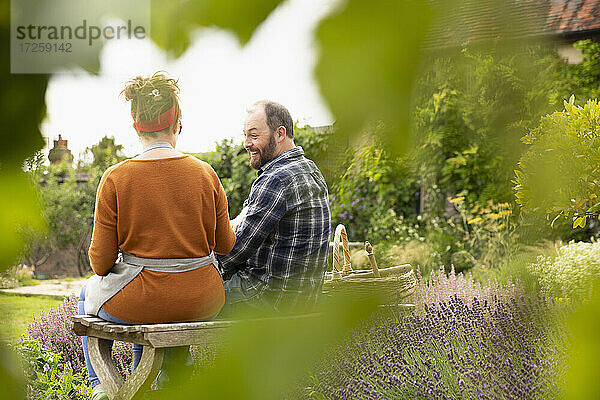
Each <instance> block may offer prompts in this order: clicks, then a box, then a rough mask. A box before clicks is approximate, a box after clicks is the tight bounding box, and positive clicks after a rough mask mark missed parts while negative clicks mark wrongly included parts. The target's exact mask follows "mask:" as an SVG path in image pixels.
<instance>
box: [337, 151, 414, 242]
mask: <svg viewBox="0 0 600 400" xmlns="http://www.w3.org/2000/svg"><path fill="white" fill-rule="evenodd" d="M368 140H372V142H371V143H368V144H366V145H365V146H362V148H361V149H360V150H357V151H355V150H349V151H348V153H347V155H346V161H345V167H346V169H345V173H344V174H343V175H342V176H341V178H340V179H338V180H336V181H335V182H334V183H333V185H330V187H329V192H330V204H331V214H332V217H331V218H332V225H333V226H335V225H337V224H340V223H341V224H344V225H345V226H346V229H347V231H348V235H349V237H350V238H351V240H352V241H363V240H365V239H366V240H369V241H371V242H373V243H377V242H379V241H381V240H396V239H399V238H401V239H404V232H403V230H405V229H406V225H407V223H405V221H404V216H408V215H412V216H414V215H416V211H417V210H416V208H417V205H418V197H417V196H416V195H418V186H417V182H416V179H415V178H414V175H411V174H410V166H409V163H408V162H407V160H404V159H398V158H394V157H391V156H390V155H389V154H388V153H387V152H386V151H385V150H383V149H382V148H381V147H380V145H379V144H378V143H377V140H375V139H368Z"/></svg>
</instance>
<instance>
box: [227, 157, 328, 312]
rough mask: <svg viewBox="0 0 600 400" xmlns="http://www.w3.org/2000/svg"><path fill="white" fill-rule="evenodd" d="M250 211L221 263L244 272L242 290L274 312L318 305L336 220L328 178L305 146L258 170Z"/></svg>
mask: <svg viewBox="0 0 600 400" xmlns="http://www.w3.org/2000/svg"><path fill="white" fill-rule="evenodd" d="M244 207H247V214H246V217H245V219H244V220H243V221H242V222H241V224H240V225H239V226H238V228H237V230H236V236H237V240H236V243H235V246H234V248H233V250H232V251H231V252H230V253H229V254H227V255H224V256H220V257H219V262H220V265H221V266H222V267H223V269H224V270H225V271H235V270H238V272H237V273H238V275H239V276H240V278H241V286H242V290H243V291H244V292H245V293H246V294H247V295H249V296H250V297H252V296H253V295H255V296H256V297H258V298H260V299H261V301H265V302H267V303H268V304H269V305H270V306H271V307H273V308H274V309H282V308H288V307H293V308H299V307H302V306H303V304H301V303H300V302H302V303H304V302H306V303H305V304H306V305H310V304H314V302H315V301H316V299H317V297H318V295H319V294H320V293H321V289H322V286H323V277H324V274H325V270H326V269H327V256H328V251H329V234H330V229H331V228H330V226H331V217H330V213H329V197H328V193H327V184H326V183H325V179H324V178H323V175H322V174H321V172H320V171H319V169H318V168H317V166H316V165H315V163H314V162H312V161H311V160H309V159H307V158H305V157H304V150H302V147H295V148H293V149H291V150H288V151H285V152H283V153H282V154H280V155H279V156H277V157H275V158H274V159H273V160H271V161H269V162H267V163H266V164H265V165H264V166H263V167H262V168H260V169H259V170H258V177H257V178H256V180H255V181H254V182H253V183H252V188H251V190H250V196H249V197H248V199H247V200H246V201H245V202H244Z"/></svg>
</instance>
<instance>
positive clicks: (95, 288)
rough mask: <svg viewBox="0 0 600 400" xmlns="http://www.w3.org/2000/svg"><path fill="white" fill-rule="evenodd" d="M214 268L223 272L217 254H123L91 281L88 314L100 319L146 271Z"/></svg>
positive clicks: (86, 303)
mask: <svg viewBox="0 0 600 400" xmlns="http://www.w3.org/2000/svg"><path fill="white" fill-rule="evenodd" d="M210 264H213V265H214V266H215V267H216V268H217V271H218V270H219V268H218V265H217V258H216V257H215V253H214V252H211V253H210V254H209V255H208V256H206V257H198V258H141V257H136V256H134V255H133V254H129V253H126V252H124V251H121V252H120V253H119V257H118V258H117V261H116V262H115V265H113V267H112V268H111V270H110V271H109V273H108V274H107V275H105V276H100V275H94V276H92V277H91V278H90V279H88V281H87V286H86V290H85V303H84V305H85V313H86V314H89V315H98V311H100V308H101V307H102V306H103V305H104V303H106V302H107V301H108V300H110V298H111V297H113V296H114V295H115V294H117V293H118V292H119V291H120V290H121V289H123V288H124V287H125V286H127V285H128V284H129V282H131V281H132V280H133V279H134V278H135V277H136V276H138V275H139V273H140V272H142V270H143V269H147V270H149V271H157V272H186V271H192V270H194V269H198V268H202V267H205V266H207V265H210Z"/></svg>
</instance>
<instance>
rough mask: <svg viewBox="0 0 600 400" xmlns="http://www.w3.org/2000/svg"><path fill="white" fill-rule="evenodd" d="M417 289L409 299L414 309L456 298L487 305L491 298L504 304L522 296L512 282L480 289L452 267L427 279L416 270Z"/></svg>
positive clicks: (480, 286)
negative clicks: (508, 300)
mask: <svg viewBox="0 0 600 400" xmlns="http://www.w3.org/2000/svg"><path fill="white" fill-rule="evenodd" d="M416 272H417V286H416V288H415V292H414V295H413V301H414V303H415V305H417V307H418V308H421V307H422V306H424V305H426V304H439V303H442V302H447V301H448V300H449V299H450V298H451V297H458V298H459V299H461V300H463V301H464V302H466V303H468V304H470V303H471V302H472V301H473V299H474V298H477V299H479V301H481V302H483V301H487V302H491V301H492V300H493V299H494V297H496V298H498V299H500V300H506V299H508V298H511V297H515V296H520V295H522V294H523V289H522V288H521V287H520V285H519V282H518V281H515V282H512V283H508V284H506V285H504V286H502V285H500V284H498V283H497V282H495V281H488V282H487V284H485V285H482V284H481V283H479V282H477V281H475V280H474V279H473V278H472V277H471V275H470V274H469V273H467V274H463V273H459V274H457V273H456V272H455V270H454V266H452V267H451V269H450V272H449V273H448V274H446V273H445V271H444V267H443V266H442V267H440V269H439V270H438V271H437V272H432V273H431V275H430V276H429V279H425V278H424V277H423V276H422V274H421V271H420V269H417V271H416Z"/></svg>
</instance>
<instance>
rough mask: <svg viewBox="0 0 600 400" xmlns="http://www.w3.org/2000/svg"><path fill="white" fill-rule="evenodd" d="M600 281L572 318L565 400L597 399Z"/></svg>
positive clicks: (594, 285) (599, 351) (599, 344)
mask: <svg viewBox="0 0 600 400" xmlns="http://www.w3.org/2000/svg"><path fill="white" fill-rule="evenodd" d="M599 285H600V281H599V280H597V279H596V280H595V281H594V282H593V287H594V291H593V294H592V297H591V300H590V301H589V302H585V303H583V304H582V306H581V307H580V308H578V309H577V310H576V312H575V313H573V315H572V316H571V317H570V319H569V331H570V332H569V333H570V334H571V335H572V336H571V337H572V338H573V339H572V340H571V341H570V343H569V349H568V353H567V354H568V355H569V357H568V359H567V360H565V361H566V362H567V364H566V368H565V379H564V381H565V383H566V385H565V390H564V393H565V397H564V398H565V399H568V400H588V399H589V400H592V399H596V398H598V393H600V381H599V380H598V375H597V373H596V372H595V371H597V370H598V360H600V341H598V331H599V330H600V318H598V312H599V310H600V290H598V289H599V288H600V286H599Z"/></svg>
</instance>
